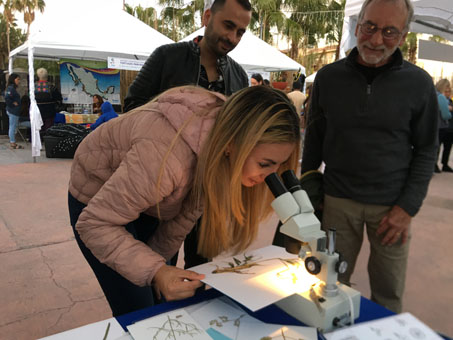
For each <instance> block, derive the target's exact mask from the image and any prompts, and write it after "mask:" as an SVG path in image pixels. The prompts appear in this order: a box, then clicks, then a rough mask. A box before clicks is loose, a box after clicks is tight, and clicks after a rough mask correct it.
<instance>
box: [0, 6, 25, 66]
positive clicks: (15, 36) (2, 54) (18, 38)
mask: <svg viewBox="0 0 453 340" xmlns="http://www.w3.org/2000/svg"><path fill="white" fill-rule="evenodd" d="M7 31H9V32H7ZM7 35H8V36H7ZM25 40H26V35H25V34H24V33H23V32H22V30H21V29H19V28H18V27H17V26H16V24H15V22H14V21H13V22H12V24H10V26H9V30H7V22H6V20H5V18H4V15H3V14H2V13H0V69H6V68H7V67H8V59H9V51H10V49H11V50H13V49H15V48H16V47H18V46H20V45H22V44H23V43H24V42H25ZM7 44H9V46H8V45H7Z"/></svg>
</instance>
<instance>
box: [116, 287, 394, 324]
mask: <svg viewBox="0 0 453 340" xmlns="http://www.w3.org/2000/svg"><path fill="white" fill-rule="evenodd" d="M222 295H223V294H222V293H220V292H219V291H217V290H215V289H209V290H206V291H204V292H201V293H199V294H197V295H196V296H193V297H191V298H188V299H185V300H181V301H172V302H167V303H164V304H160V305H156V306H153V307H148V308H144V309H141V310H138V311H135V312H132V313H128V314H125V315H121V316H118V317H117V318H116V319H117V321H118V322H119V324H120V325H121V326H122V327H123V329H125V330H127V328H126V327H127V326H128V325H130V324H132V323H134V322H137V321H140V320H144V319H147V318H149V317H152V316H155V315H158V314H161V313H166V312H169V311H171V310H174V309H178V308H184V307H187V306H190V305H192V304H196V303H199V302H202V301H205V300H210V299H213V298H216V297H219V296H222ZM241 307H242V308H243V309H244V310H245V311H247V312H248V314H250V315H251V316H253V317H254V318H257V319H258V320H261V321H263V322H266V323H274V324H282V325H294V326H305V325H304V324H303V323H302V322H300V321H299V320H297V319H295V318H293V317H292V316H290V315H288V314H286V313H285V312H284V311H282V310H281V309H280V308H278V307H277V306H275V305H270V306H267V307H266V308H263V309H260V310H259V311H256V312H252V311H250V310H248V309H247V308H246V307H244V306H241ZM394 314H395V313H393V312H392V311H390V310H388V309H386V308H384V307H382V306H380V305H378V304H376V303H374V302H372V301H370V300H368V299H366V298H364V297H363V296H362V297H361V301H360V316H359V318H357V319H356V323H359V322H365V321H370V320H375V319H380V318H383V317H386V316H390V315H394Z"/></svg>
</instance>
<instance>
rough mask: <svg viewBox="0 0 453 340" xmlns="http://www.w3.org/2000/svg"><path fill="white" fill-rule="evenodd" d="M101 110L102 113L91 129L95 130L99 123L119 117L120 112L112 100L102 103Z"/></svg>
mask: <svg viewBox="0 0 453 340" xmlns="http://www.w3.org/2000/svg"><path fill="white" fill-rule="evenodd" d="M101 112H102V114H101V115H100V116H99V118H98V119H96V122H95V123H94V124H92V125H91V126H90V129H91V130H95V129H96V128H97V127H99V125H101V124H103V123H105V122H108V121H109V120H110V119H113V118H116V117H118V114H117V113H116V112H115V110H114V109H113V106H112V104H110V102H108V101H105V102H104V103H102V105H101Z"/></svg>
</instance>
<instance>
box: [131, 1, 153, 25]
mask: <svg viewBox="0 0 453 340" xmlns="http://www.w3.org/2000/svg"><path fill="white" fill-rule="evenodd" d="M134 12H135V16H136V17H137V18H138V19H140V20H141V21H143V22H144V23H145V24H147V25H148V26H151V27H154V29H155V30H157V11H156V10H155V9H154V8H153V7H147V8H143V7H142V6H140V5H138V6H137V7H135V9H134Z"/></svg>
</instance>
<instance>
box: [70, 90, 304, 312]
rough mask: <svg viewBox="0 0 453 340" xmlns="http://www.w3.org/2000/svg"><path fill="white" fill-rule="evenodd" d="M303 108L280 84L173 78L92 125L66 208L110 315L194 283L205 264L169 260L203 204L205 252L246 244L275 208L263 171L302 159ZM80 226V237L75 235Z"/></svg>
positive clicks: (182, 293) (172, 295)
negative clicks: (200, 84)
mask: <svg viewBox="0 0 453 340" xmlns="http://www.w3.org/2000/svg"><path fill="white" fill-rule="evenodd" d="M298 123H299V119H298V115H297V113H296V111H295V108H294V106H293V105H292V103H291V102H290V101H289V99H288V98H287V97H286V95H284V94H283V93H282V92H280V91H277V90H273V89H271V88H269V87H266V86H258V87H248V88H245V89H243V90H241V91H238V92H237V93H236V94H234V95H233V96H231V97H229V99H228V100H227V101H226V102H225V97H224V96H223V95H221V94H218V93H213V92H210V91H207V90H205V89H202V88H192V87H190V88H187V87H183V88H175V89H171V90H169V91H167V92H165V93H164V94H162V95H160V96H159V97H157V98H156V99H155V100H154V101H152V102H150V103H148V104H146V105H144V106H142V107H140V108H138V109H136V110H134V111H133V112H130V114H126V115H123V116H121V117H120V118H117V119H114V120H112V121H111V122H109V123H108V124H105V125H103V126H101V127H100V128H98V129H96V130H95V131H93V132H92V133H90V134H89V135H88V136H87V137H86V138H85V139H84V140H83V141H82V143H81V144H80V146H79V147H78V149H77V152H76V154H75V157H74V161H73V164H72V169H71V179H70V183H69V196H68V204H69V212H70V219H71V225H72V227H73V229H74V235H75V237H76V240H77V243H78V245H79V247H80V249H81V250H82V253H83V254H84V256H85V258H86V259H87V261H88V263H89V264H90V266H91V268H92V269H93V271H94V273H95V274H96V278H97V279H98V281H99V283H100V285H101V287H102V289H103V291H104V294H105V296H106V298H107V301H108V302H109V304H110V307H111V309H112V312H113V315H114V316H117V315H121V314H124V313H127V312H130V311H133V310H137V309H140V308H144V307H147V306H150V305H152V304H153V303H154V302H153V296H152V290H151V286H154V288H155V290H156V291H157V295H163V296H164V297H165V299H166V300H175V299H182V298H186V297H188V296H191V295H193V294H194V291H195V289H197V288H198V287H200V286H201V285H202V284H201V282H200V281H199V280H200V279H202V278H203V275H199V274H197V273H194V272H191V271H186V270H183V269H180V268H176V267H174V266H168V265H166V264H165V263H166V261H168V260H169V259H170V258H171V257H172V256H173V255H174V254H175V253H176V252H177V251H178V249H179V248H180V246H181V243H182V242H183V241H184V238H185V236H186V234H187V233H189V232H190V230H191V229H192V228H193V226H194V224H195V222H196V221H197V219H198V218H199V217H200V215H201V214H202V213H203V219H202V222H201V225H200V231H199V235H200V242H199V244H198V251H199V253H200V254H201V255H202V256H204V257H206V258H212V257H214V256H216V255H218V254H219V253H221V252H223V251H226V250H234V251H236V252H238V251H241V250H243V249H245V248H246V247H247V246H248V245H249V244H250V243H251V241H252V240H253V239H254V238H255V237H256V234H257V230H258V224H259V222H260V221H261V220H262V219H264V218H265V217H266V216H267V215H268V213H270V212H271V210H272V208H271V206H270V202H271V201H272V199H273V198H272V195H271V194H270V192H269V190H268V189H267V187H266V185H265V183H263V182H264V178H265V177H266V176H267V175H269V174H270V173H272V172H275V171H284V170H286V169H295V168H296V166H297V162H298V158H299V150H300V147H299V143H300V133H299V125H298ZM79 235H80V236H79Z"/></svg>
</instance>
